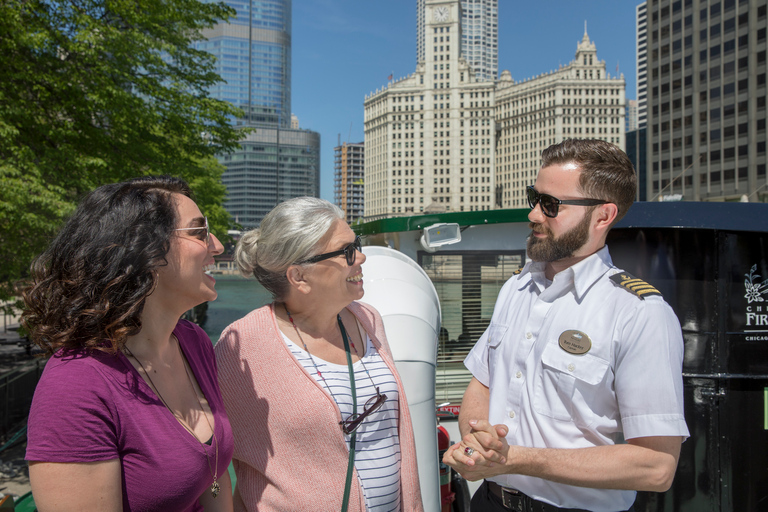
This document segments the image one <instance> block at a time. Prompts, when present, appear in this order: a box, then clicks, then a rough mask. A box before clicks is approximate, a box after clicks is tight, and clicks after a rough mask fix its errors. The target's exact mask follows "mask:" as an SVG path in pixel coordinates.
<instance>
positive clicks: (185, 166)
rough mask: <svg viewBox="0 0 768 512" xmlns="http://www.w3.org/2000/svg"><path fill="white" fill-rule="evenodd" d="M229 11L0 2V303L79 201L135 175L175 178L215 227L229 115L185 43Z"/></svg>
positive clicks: (229, 141)
mask: <svg viewBox="0 0 768 512" xmlns="http://www.w3.org/2000/svg"><path fill="white" fill-rule="evenodd" d="M233 14H234V11H232V10H231V9H230V8H228V7H227V6H226V5H224V4H221V3H210V2H205V1H199V0H2V1H0V300H5V299H7V298H8V297H9V296H10V295H11V291H12V284H13V283H14V282H15V281H16V280H18V278H19V277H21V276H23V275H24V272H25V271H26V269H27V268H28V267H29V264H30V262H31V261H32V259H33V258H34V257H35V256H36V255H37V254H39V253H40V252H41V251H42V249H43V248H44V247H45V246H46V244H47V243H48V242H49V241H50V238H51V237H52V236H53V234H55V231H56V229H57V228H58V226H59V225H60V224H61V222H62V220H63V219H64V218H65V217H66V216H67V215H68V214H69V213H71V211H72V210H73V209H74V206H75V205H76V204H77V202H78V200H79V199H81V198H82V196H83V195H84V194H85V193H87V192H88V191H90V190H92V189H93V188H95V187H97V186H99V185H102V184H104V183H111V182H116V181H121V180H125V179H129V178H132V177H136V176H141V175H150V174H171V175H176V176H180V177H183V178H185V179H186V180H187V181H189V183H190V184H191V185H192V187H193V189H194V190H195V193H196V195H197V199H198V204H199V205H200V208H201V209H202V210H203V212H205V213H206V214H208V215H209V218H210V221H211V224H212V228H213V230H214V231H216V232H217V233H220V234H222V233H225V229H226V228H227V226H228V225H229V222H230V221H229V216H228V215H227V214H226V212H225V211H224V209H223V208H222V202H223V199H224V195H225V189H224V187H223V185H221V181H220V177H221V173H222V172H223V168H222V167H221V166H220V165H219V164H218V163H217V162H216V160H215V158H214V155H215V154H216V153H221V152H228V151H231V150H232V149H234V148H235V147H237V144H238V139H239V138H241V136H242V133H241V132H239V131H238V130H237V129H235V128H233V127H232V126H231V125H230V123H229V121H230V119H231V118H232V117H236V116H237V115H238V114H239V111H238V110H237V109H235V108H234V107H232V106H231V105H230V104H228V103H225V102H222V101H219V100H216V99H213V98H211V97H210V96H209V95H208V92H207V91H208V90H209V89H210V88H211V87H212V86H215V85H216V84H218V83H219V82H221V78H220V77H219V76H218V75H217V74H216V73H215V72H214V67H213V58H212V57H211V56H210V55H209V54H208V53H206V52H204V51H202V50H198V49H195V46H194V43H195V42H196V41H199V40H202V30H203V29H205V28H207V27H210V26H212V25H213V24H214V23H215V22H216V21H217V20H221V19H227V18H229V17H230V16H231V15H233Z"/></svg>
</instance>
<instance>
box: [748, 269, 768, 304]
mask: <svg viewBox="0 0 768 512" xmlns="http://www.w3.org/2000/svg"><path fill="white" fill-rule="evenodd" d="M756 270H757V265H756V264H755V265H752V268H751V269H750V270H749V274H744V276H745V277H746V279H745V280H744V289H745V290H746V292H747V293H746V294H745V295H744V298H745V299H747V303H748V304H752V303H753V302H765V299H763V295H765V294H766V293H768V281H757V282H755V279H756V278H758V277H760V274H755V271H756Z"/></svg>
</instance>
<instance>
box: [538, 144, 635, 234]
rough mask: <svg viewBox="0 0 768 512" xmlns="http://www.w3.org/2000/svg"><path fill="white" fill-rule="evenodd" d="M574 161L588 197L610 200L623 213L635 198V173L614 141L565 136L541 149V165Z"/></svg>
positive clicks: (617, 219) (629, 161) (582, 187)
mask: <svg viewBox="0 0 768 512" xmlns="http://www.w3.org/2000/svg"><path fill="white" fill-rule="evenodd" d="M568 163H576V164H578V165H579V167H580V168H581V174H580V175H579V186H580V187H581V190H582V191H583V192H584V193H585V194H587V195H588V196H589V197H594V198H597V199H603V200H605V201H610V202H611V203H614V204H615V205H616V207H617V208H618V210H619V212H618V215H617V216H616V219H615V220H614V224H615V223H616V222H618V221H619V220H621V218H622V217H624V214H626V213H627V210H629V207H630V206H632V203H633V202H634V200H635V193H636V191H637V176H636V175H635V168H634V167H633V166H632V161H631V160H630V159H629V157H628V156H627V154H626V153H624V152H623V151H622V150H621V149H620V148H618V147H617V146H616V145H614V144H611V143H610V142H606V141H603V140H597V139H566V140H564V141H562V142H560V143H559V144H554V145H552V146H549V147H548V148H547V149H545V150H544V151H543V152H542V153H541V166H542V167H549V166H550V165H554V164H563V165H564V164H568Z"/></svg>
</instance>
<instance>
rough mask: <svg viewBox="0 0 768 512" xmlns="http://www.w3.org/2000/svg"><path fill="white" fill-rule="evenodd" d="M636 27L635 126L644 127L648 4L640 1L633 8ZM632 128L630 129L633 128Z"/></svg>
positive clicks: (646, 83) (646, 84)
mask: <svg viewBox="0 0 768 512" xmlns="http://www.w3.org/2000/svg"><path fill="white" fill-rule="evenodd" d="M635 15H636V22H637V29H636V31H635V36H636V40H635V48H636V52H637V59H636V65H637V128H645V120H646V114H645V111H646V108H645V105H646V100H647V88H648V73H647V68H648V24H647V21H648V20H647V18H648V4H647V3H646V2H643V3H641V4H640V5H638V6H637V7H636V8H635ZM634 129H635V128H632V129H631V130H634Z"/></svg>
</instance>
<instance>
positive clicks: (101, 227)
mask: <svg viewBox="0 0 768 512" xmlns="http://www.w3.org/2000/svg"><path fill="white" fill-rule="evenodd" d="M173 193H177V194H182V195H185V196H187V197H190V198H192V191H191V189H190V188H189V186H188V185H187V183H186V182H184V181H183V180H181V179H179V178H174V177H170V176H160V177H143V178H136V179H133V180H130V181H126V182H123V183H115V184H110V185H104V186H101V187H99V188H97V189H96V190H94V191H93V192H91V193H89V194H88V195H87V196H86V197H85V198H84V199H83V201H82V202H81V203H80V204H79V205H78V207H77V209H76V210H75V212H74V213H73V214H72V216H71V217H70V218H69V219H68V220H67V221H66V222H65V223H64V226H63V227H62V228H61V230H60V231H59V233H58V234H57V235H56V237H55V239H54V240H53V242H52V243H51V245H50V246H49V247H48V249H47V250H46V251H45V252H43V253H42V254H41V255H40V256H39V257H38V258H37V259H36V260H35V262H34V263H33V264H32V267H31V277H30V281H31V282H30V284H29V285H28V286H27V287H26V288H25V289H24V291H23V294H22V296H23V300H24V303H25V305H26V309H25V311H24V312H23V314H22V318H21V322H22V324H23V325H24V327H25V328H27V329H28V331H29V333H30V337H31V339H32V341H33V342H34V343H36V344H37V345H39V346H40V347H41V348H42V349H43V350H45V351H46V353H47V354H53V353H55V352H57V351H59V350H62V351H64V352H67V351H73V350H80V349H86V350H94V349H95V350H103V351H107V352H110V353H115V352H117V351H118V350H120V349H122V347H123V345H124V344H125V341H126V339H127V338H128V336H131V335H134V334H136V333H138V332H139V331H140V330H141V314H142V311H143V310H144V303H145V301H146V298H147V296H149V295H150V294H151V293H152V291H153V290H154V288H155V286H156V284H157V283H156V279H157V273H156V269H157V268H159V267H162V266H165V265H167V264H168V262H167V260H166V255H167V254H168V251H169V249H170V245H171V236H172V234H173V230H174V228H175V227H176V223H177V213H176V206H175V203H174V201H173V198H172V197H171V195H172V194H173Z"/></svg>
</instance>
